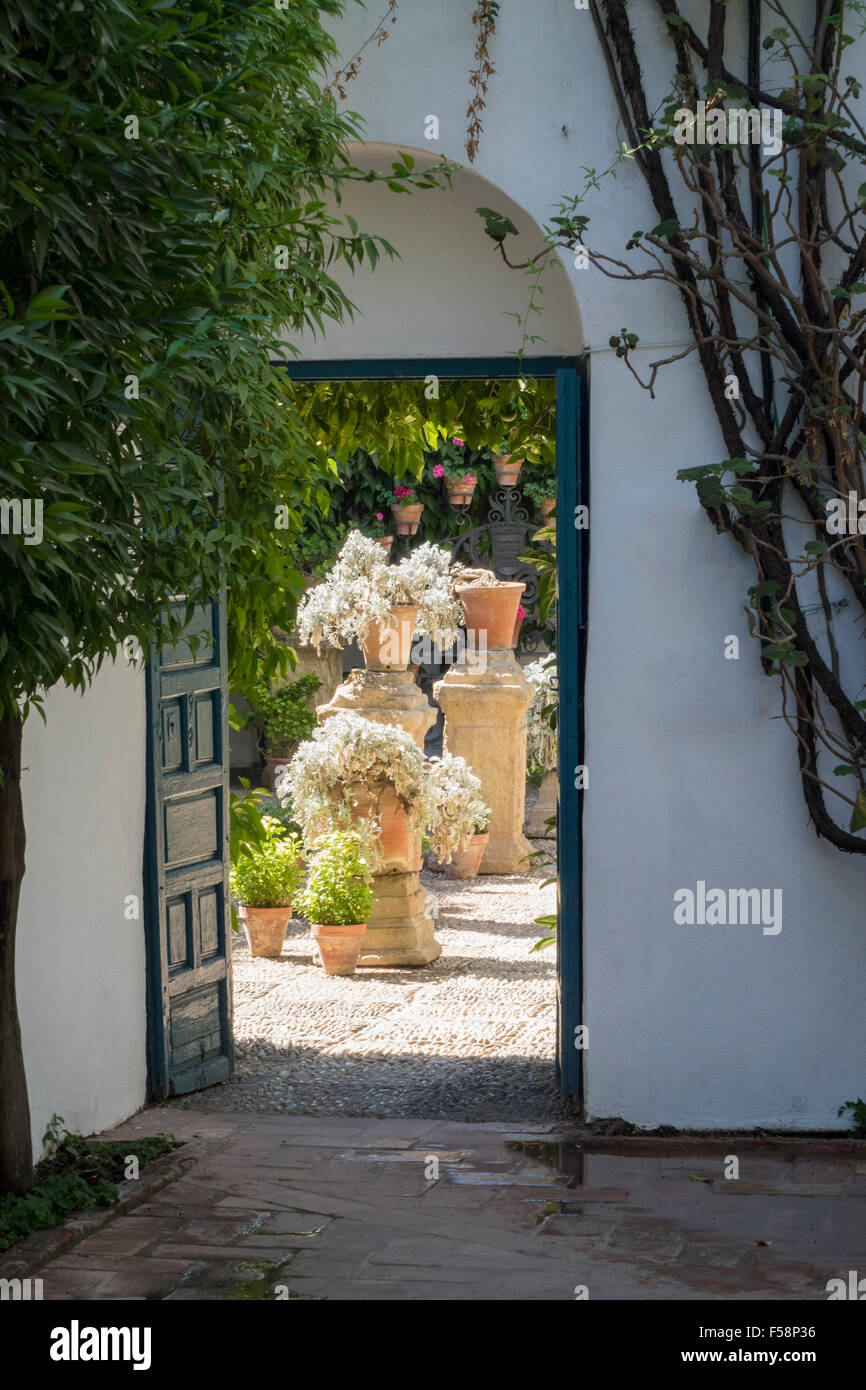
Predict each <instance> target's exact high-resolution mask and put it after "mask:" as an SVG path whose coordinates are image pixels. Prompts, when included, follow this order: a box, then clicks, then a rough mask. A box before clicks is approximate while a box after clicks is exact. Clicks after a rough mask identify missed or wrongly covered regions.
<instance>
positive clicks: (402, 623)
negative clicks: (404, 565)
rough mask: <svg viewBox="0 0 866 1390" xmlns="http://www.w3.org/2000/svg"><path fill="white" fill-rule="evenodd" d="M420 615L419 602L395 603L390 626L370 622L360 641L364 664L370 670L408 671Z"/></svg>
mask: <svg viewBox="0 0 866 1390" xmlns="http://www.w3.org/2000/svg"><path fill="white" fill-rule="evenodd" d="M417 617H418V607H417V605H416V604H414V605H413V604H408V603H407V604H395V606H394V607H393V608H392V609H391V614H390V626H386V625H385V624H384V623H383V624H382V625H381V626H380V624H379V623H371V624H370V626H369V627H368V628H367V639H366V641H365V642H362V644H361V650H362V652H363V653H364V662H365V665H366V666H367V667H368V669H369V670H371V671H405V670H406V667H407V666H408V665H409V657H410V656H411V654H412V633H413V632H414V631H415V619H416V618H417Z"/></svg>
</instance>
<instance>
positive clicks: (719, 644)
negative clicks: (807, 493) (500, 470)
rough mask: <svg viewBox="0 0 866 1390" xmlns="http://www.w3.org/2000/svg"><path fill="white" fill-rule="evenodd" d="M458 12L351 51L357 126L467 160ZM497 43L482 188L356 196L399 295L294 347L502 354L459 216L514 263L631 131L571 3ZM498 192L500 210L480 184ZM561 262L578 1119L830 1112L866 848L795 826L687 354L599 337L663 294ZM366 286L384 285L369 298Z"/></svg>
mask: <svg viewBox="0 0 866 1390" xmlns="http://www.w3.org/2000/svg"><path fill="white" fill-rule="evenodd" d="M375 8H376V7H373V8H372V9H370V10H368V11H367V12H362V11H359V10H358V9H356V8H355V7H354V6H353V7H351V8H350V11H349V13H348V14H347V16H346V18H345V20H344V21H342V22H341V24H340V25H339V26H338V28H337V30H336V31H335V32H336V33H337V35H338V38H339V41H340V44H341V51H342V53H343V54H344V55H347V56H348V55H351V54H352V53H354V52H355V51H356V50H357V48H358V47H359V45H360V43H361V42H362V41H363V40H364V39H365V38H366V37H367V35H368V33H369V32H370V30H371V28H372V27H373V20H374V18H375V14H374V10H375ZM471 10H472V6H471V5H470V4H467V3H465V0H444V3H443V0H440V3H437V4H436V5H429V4H428V3H427V2H426V0H401V4H400V6H399V11H398V22H397V24H396V25H394V26H393V27H392V29H391V35H390V37H389V39H388V42H387V44H385V45H384V46H383V47H382V48H381V49H379V50H376V49H375V48H373V49H369V50H368V51H367V53H366V55H365V58H364V63H363V66H362V68H361V72H360V75H359V77H358V78H357V79H356V80H355V81H353V82H352V83H351V84H350V86H349V89H348V103H347V104H348V105H349V106H351V107H352V108H353V109H355V110H357V111H359V112H360V113H361V114H362V116H363V117H364V119H365V121H366V123H367V124H366V133H367V136H368V138H369V140H370V141H373V142H382V143H383V144H387V145H392V146H395V147H397V148H398V149H399V148H404V149H405V148H409V149H433V150H434V151H435V152H437V153H443V154H447V155H449V156H450V157H452V158H455V159H458V160H461V161H463V162H465V155H464V153H463V140H464V127H465V109H466V105H467V101H468V85H467V79H466V74H467V72H468V70H469V68H470V66H471V54H472V48H473V43H474V38H473V29H472V25H471V22H470V14H471ZM629 11H630V14H631V15H632V17H633V22H634V24H635V27H636V29H637V31H638V35H639V37H642V36H644V35H648V36H649V37H650V40H651V45H654V46H651V49H650V60H649V62H648V64H647V70H648V72H649V79H650V83H651V84H652V80H653V72H654V70H658V69H659V67H660V65H661V63H662V48H661V40H660V39H659V38H654V37H653V36H658V35H660V32H661V31H660V19H659V15H658V11H657V7H656V6H655V5H653V4H649V3H644V0H638V3H635V4H634V5H633V6H632V5H630V7H629ZM730 22H733V20H731V21H730ZM490 51H491V57H492V59H493V61H494V63H495V66H496V75H495V76H494V78H493V79H492V82H491V85H490V91H489V97H488V105H487V110H486V111H485V113H484V117H483V120H484V134H483V135H482V137H481V146H480V151H479V155H478V158H477V161H476V165H475V169H476V171H477V173H478V174H479V175H480V176H482V178H483V179H484V180H487V181H488V182H487V183H482V182H481V181H480V180H479V181H478V183H477V184H476V187H477V188H478V193H479V196H478V197H477V198H473V196H472V195H471V193H470V192H469V189H470V186H471V178H470V179H469V180H468V182H467V180H466V179H465V178H464V180H463V184H462V186H461V191H460V195H459V197H456V198H455V197H453V195H448V194H447V193H430V192H427V193H421V194H418V195H417V196H413V198H412V199H409V198H405V197H398V196H396V195H389V194H388V193H387V192H386V191H383V190H378V191H377V190H372V191H371V190H370V188H369V186H368V187H366V188H365V189H364V190H363V198H364V199H366V200H367V201H366V203H365V207H364V211H365V213H366V214H369V213H370V212H371V210H375V209H371V198H372V197H373V196H375V197H376V198H377V199H378V211H377V215H376V216H374V217H371V216H369V215H367V216H365V218H364V225H365V226H366V227H367V228H368V229H369V230H373V231H379V232H381V233H382V234H384V235H386V236H387V237H389V239H390V240H392V241H393V242H394V243H395V245H396V246H397V248H398V250H399V251H400V252H401V254H402V256H403V258H404V263H403V266H402V268H401V269H400V271H399V272H397V274H398V275H399V277H400V278H399V282H398V281H392V282H391V283H392V284H398V286H399V288H400V290H401V291H402V292H397V291H392V289H391V288H390V286H389V281H388V279H387V278H386V276H387V268H386V270H385V271H384V272H383V273H382V278H381V281H379V280H378V276H379V272H376V274H375V275H374V276H373V277H372V280H370V281H369V282H368V281H367V280H366V279H364V277H363V276H362V277H359V278H358V279H357V280H356V281H355V282H354V284H350V285H349V289H350V292H352V293H353V294H354V297H355V298H356V301H357V302H358V303H359V306H360V308H361V310H362V312H361V313H360V314H359V316H358V317H357V318H356V320H355V322H354V324H353V325H349V326H347V327H345V328H342V329H339V330H336V331H334V332H333V333H331V332H329V334H328V337H327V340H326V342H325V343H324V344H322V343H318V344H308V345H305V351H306V352H307V353H308V355H311V356H318V357H369V358H376V357H379V358H381V357H389V356H398V355H407V356H424V355H453V356H463V355H469V354H472V353H476V354H480V353H490V352H496V353H500V354H507V353H509V352H512V351H514V350H515V349H516V348H517V346H518V344H519V331H518V330H516V329H515V326H514V323H513V321H512V320H510V319H508V318H506V317H504V316H503V315H504V313H505V312H506V311H508V310H512V309H514V308H521V307H522V304H523V302H524V299H525V293H526V290H525V281H524V280H523V279H522V278H521V277H520V276H516V275H515V276H514V277H513V278H511V279H509V278H508V276H507V274H506V273H505V272H504V271H501V270H500V268H499V267H498V266H496V269H495V271H492V270H490V268H489V263H490V262H491V261H492V262H493V263H494V265H495V263H496V259H497V258H496V253H495V251H494V249H493V247H492V243H490V242H489V240H487V239H486V238H485V237H484V234H483V230H482V228H481V223H480V219H477V218H475V215H474V213H472V211H471V209H472V207H473V206H475V205H477V204H479V203H480V204H485V205H488V206H494V207H497V206H498V207H501V208H502V210H503V211H506V212H509V211H510V209H513V206H514V205H516V206H517V208H518V209H521V210H523V221H522V222H519V225H521V227H522V228H525V229H526V230H525V232H524V235H522V236H521V238H520V243H519V244H518V246H517V248H516V250H517V253H518V254H519V253H520V252H521V251H526V250H529V251H530V252H531V251H534V250H535V249H536V247H535V245H532V244H530V243H531V242H532V235H533V220H534V222H535V223H536V224H540V223H544V222H545V221H546V220H547V219H548V218H549V217H550V215H551V214H552V213H554V212H555V211H556V208H555V203H556V201H557V199H558V198H559V197H560V196H562V195H564V194H567V193H571V192H574V191H576V190H577V189H579V188H580V187H581V184H582V177H583V176H582V174H581V166H584V165H586V166H591V167H594V168H597V169H603V168H605V167H606V165H607V164H608V163H609V162H610V159H611V156H612V152H613V151H614V150H615V149H616V148H617V146H618V144H619V141H620V140H621V139H622V138H623V132H622V131H621V130H620V128H619V122H618V116H617V111H616V108H615V105H614V102H613V99H612V96H611V94H610V91H609V88H608V85H607V77H606V73H605V67H604V62H603V59H602V56H601V53H600V51H599V49H598V45H597V42H596V37H595V32H594V29H593V27H592V21H591V18H590V16H589V14H588V13H587V12H585V11H576V10H575V9H574V8H573V6H572V5H571V4H570V3H566V0H543V3H540V4H537V5H526V4H523V3H519V2H518V0H504V2H503V4H502V7H501V17H500V21H499V24H498V31H497V33H496V35H495V37H494V39H493V40H492V42H491V50H490ZM430 114H435V115H438V117H439V121H440V135H441V139H440V141H439V142H438V144H433V145H431V144H428V143H427V142H425V140H424V122H425V118H426V117H427V116H428V115H430ZM563 127H565V130H564V129H563ZM395 153H396V151H395ZM490 184H493V185H494V186H495V188H498V189H500V190H502V193H503V195H504V196H507V197H508V198H509V199H510V200H513V203H512V204H508V203H505V202H504V198H503V197H500V198H499V199H498V200H495V188H494V190H491V188H490V186H489V185H490ZM449 197H452V203H451V205H450V208H449V207H448V202H447V200H448V198H449ZM422 200H425V201H424V205H425V206H427V207H429V206H430V204H429V203H428V202H426V200H441V201H442V207H443V209H444V210H443V211H442V212H439V211H437V212H436V214H435V223H436V226H437V227H438V228H439V229H440V234H439V237H438V241H437V238H436V237H432V236H430V235H429V234H428V235H426V236H425V237H419V236H418V235H417V234H416V232H417V226H415V231H414V232H413V225H415V219H416V218H417V217H418V216H419V215H420V214H419V213H418V211H417V208H420V207H421V206H422ZM359 203H360V200H359ZM410 203H412V204H413V205H414V204H417V207H414V206H413V208H412V210H411V211H410V210H409V208H408V205H409V204H410ZM347 205H348V208H349V210H350V211H355V206H354V205H353V202H352V200H351V198H350V199H349V200H348V203H347ZM587 210H588V211H590V212H591V213H592V224H591V233H590V236H589V238H588V240H589V241H590V244H591V245H593V246H594V247H596V248H599V249H604V250H609V251H610V253H611V254H617V253H618V252H620V251H621V249H622V247H623V244H624V242H625V240H626V239H627V237H628V236H629V234H630V233H631V232H632V231H634V230H635V228H637V227H649V226H652V225H653V224H654V223H655V221H656V220H657V218H656V216H655V215H654V214H653V212H652V210H651V208H650V206H649V201H648V197H647V194H646V192H645V189H644V187H643V184H642V182H641V179H640V176H639V173H638V171H637V169H636V168H634V167H633V166H631V165H625V166H623V167H622V168H621V169H620V171H619V175H618V177H617V179H616V181H615V182H614V181H607V182H606V183H605V184H604V188H603V191H602V192H601V193H599V194H596V195H595V196H594V197H593V199H592V200H591V202H590V205H589V207H588V209H587ZM510 215H512V216H514V213H513V210H511V211H510ZM430 216H431V222H432V220H433V214H430ZM514 220H515V221H517V220H518V219H517V218H516V217H515V219H514ZM443 228H448V230H447V231H442V230H441V229H443ZM524 243H525V244H524ZM437 247H438V248H439V249H438V251H437ZM556 274H557V275H560V274H566V275H568V277H569V278H570V280H571V282H572V285H573V289H574V293H575V295H576V300H577V305H578V306H579V315H578V313H577V311H576V310H575V309H574V304H573V301H572V300H571V297H570V296H561V297H560V296H559V295H557V296H556V297H557V301H558V309H557V311H556V312H555V313H552V314H551V316H550V318H549V320H548V325H547V327H546V326H545V323H544V320H539V321H538V324H537V325H536V327H535V329H534V331H537V332H541V333H542V334H545V336H546V337H547V339H548V341H546V342H545V343H542V344H538V345H537V346H536V347H535V349H534V351H535V352H537V353H558V352H563V351H571V350H574V348H573V346H564V345H563V344H564V343H571V344H573V343H574V342H577V341H579V340H580V337H581V334H582V337H583V340H584V341H585V343H586V345H587V346H588V348H589V350H590V351H591V352H592V369H591V387H590V409H591V478H592V484H591V488H592V490H591V507H592V519H591V537H592V543H591V565H590V586H589V652H588V668H587V681H586V696H587V700H586V711H587V715H586V717H587V757H588V761H589V767H590V778H591V785H590V790H589V791H588V793H587V795H586V798H585V815H584V833H585V843H584V888H585V923H584V943H585V944H584V966H585V975H584V985H585V1018H586V1021H587V1022H588V1024H589V1029H590V1046H589V1050H588V1054H587V1058H586V1083H587V1092H586V1100H587V1109H588V1111H589V1113H590V1114H591V1115H622V1116H624V1117H625V1118H626V1119H628V1120H631V1121H632V1122H635V1123H638V1124H641V1125H654V1124H658V1123H668V1124H675V1125H679V1126H707V1127H711V1128H712V1127H717V1128H721V1127H729V1126H751V1125H758V1124H761V1125H782V1126H787V1127H791V1128H812V1127H825V1126H827V1127H835V1126H836V1125H838V1123H839V1121H838V1120H837V1118H836V1109H837V1107H838V1105H839V1104H840V1102H841V1101H844V1100H847V1099H849V1098H852V1097H856V1096H857V1095H861V1094H863V1089H864V1085H866V1075H864V1069H863V1068H864V1057H866V1011H864V1010H863V1008H862V998H863V988H864V978H866V934H864V931H863V901H864V881H866V880H864V874H866V866H864V864H863V862H862V861H855V860H853V859H852V858H851V857H850V856H845V855H842V854H840V853H839V852H838V851H835V850H834V849H832V847H830V846H829V845H827V844H826V843H825V842H821V841H818V840H817V838H816V836H815V834H814V832H813V830H812V829H811V827H810V825H809V823H808V819H807V815H806V810H805V806H804V803H803V799H802V793H801V790H800V784H799V778H798V775H797V771H796V752H795V747H794V742H793V737H792V735H791V734H790V733H789V732H788V730H787V729H786V728H785V726H784V725H782V724H781V723H780V721H779V720H778V719H775V718H774V716H776V715H777V714H778V687H777V686H776V685H775V684H774V683H771V682H769V681H768V680H766V678H765V677H764V676H763V675H762V674H761V670H760V665H759V662H758V660H757V657H756V654H755V652H754V650H753V644H751V643H750V642H749V640H748V632H747V627H746V623H745V617H744V613H743V604H744V602H745V590H746V588H747V586H748V585H749V584H750V583H752V582H753V579H752V573H751V571H750V569H749V566H748V565H747V564H746V562H745V561H744V559H743V558H742V556H741V555H740V554H739V553H738V551H737V549H736V547H735V545H734V543H733V542H732V541H730V540H726V539H723V538H714V536H713V534H712V531H711V529H710V527H709V523H708V521H707V519H706V517H705V516H704V515H703V513H702V512H701V511H700V510H699V508H698V507H697V504H696V501H695V497H694V491H693V489H691V488H688V487H685V486H683V485H682V484H679V483H677V482H676V481H675V473H676V470H677V469H678V468H680V467H684V466H688V465H691V464H696V463H702V462H707V461H712V460H715V459H717V458H720V457H722V456H723V454H720V452H719V451H720V449H722V443H721V439H720V436H719V432H718V428H717V425H716V422H715V418H714V416H713V414H712V412H711V409H710V406H709V403H708V400H707V397H706V391H705V387H704V384H703V380H702V378H701V377H700V375H699V373H698V372H697V370H696V369H695V368H694V367H693V365H692V364H691V362H690V361H689V362H686V363H685V364H683V365H681V366H677V367H673V368H670V369H668V372H667V374H666V375H665V374H663V376H662V378H661V379H660V381H659V387H658V393H657V399H656V400H655V401H651V400H650V399H649V397H648V395H647V394H646V393H644V392H642V391H641V390H640V389H639V388H638V387H637V385H636V384H635V383H634V382H633V380H632V379H631V377H630V376H629V375H628V373H627V371H626V370H625V369H624V367H623V366H622V364H621V363H619V362H617V361H616V360H615V359H614V358H613V356H612V354H611V353H610V352H609V351H607V350H606V344H607V340H608V338H609V336H610V335H611V333H617V332H618V331H619V329H620V328H621V327H622V326H623V325H627V326H628V327H629V329H633V330H634V331H636V332H638V333H640V335H641V337H642V340H643V342H644V344H645V345H646V347H647V348H650V347H655V346H656V345H663V346H671V347H677V346H679V345H683V344H684V343H685V341H686V330H685V324H684V320H683V315H682V311H681V308H680V304H679V301H678V299H677V297H676V295H674V294H672V293H667V292H663V291H661V290H659V289H657V288H653V289H650V288H649V287H647V286H642V287H635V286H630V285H627V284H623V283H619V282H616V281H611V280H609V279H607V278H605V277H604V276H603V275H601V274H600V273H599V272H598V271H596V270H592V269H590V270H584V271H575V270H574V269H572V267H571V265H570V264H568V266H567V269H566V270H565V271H564V272H560V271H557V272H556ZM494 275H495V276H496V279H495V281H494V279H493V278H488V277H493V276H494ZM482 282H483V283H484V285H485V290H484V295H483V299H484V301H485V304H486V307H484V306H482V305H480V304H479V300H478V297H477V293H476V294H475V295H474V297H469V298H467V297H466V295H467V294H468V287H469V286H473V285H474V286H475V289H476V291H477V288H478V286H479V285H481V284H482ZM377 283H381V285H382V287H383V289H382V294H381V297H379V298H371V297H370V295H371V291H372V292H374V291H375V289H376V288H377ZM550 283H551V284H553V283H554V282H553V280H551V282H550ZM553 293H554V291H553V290H552V289H550V288H549V289H548V291H547V299H546V302H550V297H551V296H552V295H553ZM488 298H489V303H488V302H487V301H488ZM443 302H444V303H446V304H447V305H448V312H442V308H441V306H442V304H443ZM461 303H462V304H463V305H464V311H462V312H461V310H460V304H461ZM455 306H456V307H455ZM466 309H468V310H470V312H466ZM569 318H570V319H571V327H570V328H569ZM659 355H662V354H659V352H658V351H655V352H653V353H649V352H647V353H646V355H645V357H644V361H648V360H649V359H650V357H651V356H659ZM729 633H734V634H738V635H739V636H740V637H741V639H742V652H741V658H740V660H739V661H726V660H724V658H723V640H724V638H725V636H726V635H727V634H729ZM699 879H703V880H705V881H706V883H707V886H708V887H723V888H730V887H742V888H750V887H763V888H770V889H772V888H781V889H782V890H783V925H782V931H781V932H780V933H779V934H778V935H773V936H771V935H765V934H763V932H762V930H761V928H760V926H745V927H725V928H721V927H715V928H713V927H699V926H694V927H688V926H675V924H674V916H673V912H674V902H673V895H674V893H675V891H676V890H677V889H679V888H682V887H691V888H692V889H694V888H695V885H696V883H697V881H698V880H699Z"/></svg>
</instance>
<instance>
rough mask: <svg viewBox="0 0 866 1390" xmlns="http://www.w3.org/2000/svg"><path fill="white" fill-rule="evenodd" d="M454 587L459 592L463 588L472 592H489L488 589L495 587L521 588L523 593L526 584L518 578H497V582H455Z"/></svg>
mask: <svg viewBox="0 0 866 1390" xmlns="http://www.w3.org/2000/svg"><path fill="white" fill-rule="evenodd" d="M454 588H455V591H456V592H457V593H458V594H459V593H460V591H461V590H462V589H465V591H466V592H467V593H472V594H478V593H487V591H488V590H491V591H492V590H494V589H500V590H501V589H520V591H521V593H522V592H523V590H524V589H525V588H526V585H525V584H521V583H519V581H518V580H516V579H497V581H496V583H495V584H455V585H454Z"/></svg>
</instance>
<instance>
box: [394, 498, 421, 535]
mask: <svg viewBox="0 0 866 1390" xmlns="http://www.w3.org/2000/svg"><path fill="white" fill-rule="evenodd" d="M423 510H424V503H423V502H409V503H405V504H404V503H400V502H392V503H391V515H392V516H393V518H394V524H395V525H396V527H397V535H398V536H415V535H417V534H418V523H419V522H420V520H421V513H422V512H423Z"/></svg>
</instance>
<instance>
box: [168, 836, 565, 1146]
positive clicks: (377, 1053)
mask: <svg viewBox="0 0 866 1390" xmlns="http://www.w3.org/2000/svg"><path fill="white" fill-rule="evenodd" d="M542 845H546V847H547V848H548V849H550V848H551V845H550V842H543V841H538V842H535V844H534V848H539V847H541V846H542ZM550 873H551V870H550V869H549V868H547V869H543V868H537V869H534V870H533V871H532V872H530V873H529V874H528V875H527V876H522V875H514V876H502V877H500V876H496V877H494V876H489V875H482V876H481V877H479V878H477V879H474V880H468V881H458V880H451V879H447V878H445V877H444V876H443V875H442V874H439V873H431V872H427V871H425V872H423V873H422V875H421V881H422V883H423V885H424V887H425V888H428V889H429V890H430V891H431V892H433V893H434V894H435V895H436V898H437V903H438V922H437V926H436V938H437V940H438V941H439V942H440V943H441V945H442V948H443V949H442V955H441V957H440V958H439V959H438V960H436V961H434V962H433V963H432V964H431V965H428V966H425V967H424V968H422V969H408V968H407V969H393V968H391V969H383V968H362V969H359V970H358V972H357V974H355V975H354V976H351V977H349V978H328V977H326V976H325V975H324V974H323V972H322V970H321V969H320V968H319V967H318V966H317V965H315V964H314V948H313V942H312V938H311V937H310V935H309V933H308V931H307V928H306V925H305V923H304V922H303V921H300V920H298V919H297V918H294V919H293V920H292V922H291V924H290V927H289V931H288V933H287V935H286V940H285V944H284V946H283V954H282V957H281V958H280V959H279V960H266V959H261V958H256V959H254V958H252V957H251V956H250V953H249V950H248V948H247V945H246V941H245V939H244V938H243V937H242V936H240V937H238V939H236V941H235V946H234V954H233V971H234V999H235V1038H236V1049H237V1064H236V1071H235V1077H234V1079H233V1080H232V1081H230V1082H227V1083H225V1084H224V1085H221V1086H214V1087H211V1088H210V1089H209V1090H207V1091H203V1092H199V1093H197V1094H195V1095H193V1096H190V1097H189V1098H188V1099H186V1100H184V1101H182V1102H180V1103H181V1105H183V1106H184V1107H185V1108H191V1109H196V1110H226V1109H238V1110H270V1111H290V1112H293V1113H296V1114H308V1115H357V1116H367V1115H369V1116H377V1115H394V1116H414V1117H429V1118H437V1117H449V1118H453V1119H462V1120H470V1121H482V1120H511V1119H515V1120H518V1119H519V1120H532V1119H545V1120H547V1119H555V1118H557V1117H558V1116H560V1114H561V1108H560V1102H559V1098H558V1093H557V1088H556V1084H555V1077H554V1051H555V1017H556V1008H555V962H554V952H553V949H552V948H548V949H546V950H543V951H540V952H536V953H533V952H532V950H531V947H532V945H533V943H534V942H535V941H536V940H537V939H538V937H539V936H540V935H541V934H542V932H541V929H540V928H539V927H537V926H536V925H535V923H534V920H533V919H534V918H535V917H538V916H539V915H541V914H542V913H548V912H552V911H554V910H555V899H556V890H555V887H554V886H553V885H552V884H548V885H547V886H545V887H542V884H543V883H544V881H545V879H547V878H549V877H550Z"/></svg>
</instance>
